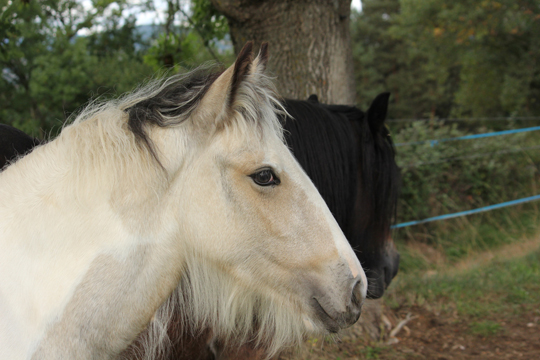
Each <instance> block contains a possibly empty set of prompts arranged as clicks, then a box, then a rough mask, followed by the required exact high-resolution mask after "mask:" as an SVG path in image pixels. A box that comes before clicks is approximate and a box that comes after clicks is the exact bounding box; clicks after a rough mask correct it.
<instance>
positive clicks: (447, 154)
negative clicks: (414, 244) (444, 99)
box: [395, 121, 540, 221]
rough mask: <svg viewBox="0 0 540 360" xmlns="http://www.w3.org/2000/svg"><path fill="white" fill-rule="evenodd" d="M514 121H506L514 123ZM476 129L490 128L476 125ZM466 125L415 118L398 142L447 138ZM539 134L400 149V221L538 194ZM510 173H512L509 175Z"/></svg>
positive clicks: (460, 133)
mask: <svg viewBox="0 0 540 360" xmlns="http://www.w3.org/2000/svg"><path fill="white" fill-rule="evenodd" d="M512 125H515V124H512V123H510V124H507V125H506V126H507V127H511V126H512ZM473 131H474V133H483V132H489V131H492V130H491V129H488V128H486V127H483V126H476V127H474V129H473ZM470 132H471V130H470V129H469V128H467V127H465V126H464V125H461V127H460V126H458V123H456V122H453V123H452V122H451V123H448V124H445V123H444V122H439V121H435V122H427V123H423V122H414V123H412V124H411V125H410V126H407V127H404V128H402V129H401V130H398V131H397V134H396V135H395V141H396V143H405V142H415V141H421V140H427V139H445V138H446V139H447V138H454V137H459V136H463V135H467V134H470ZM538 139H539V137H538V134H537V133H535V132H531V133H520V134H513V135H507V136H502V137H492V138H485V139H475V140H461V141H449V142H442V143H438V144H437V145H434V146H432V145H431V143H425V144H419V145H406V146H400V147H398V148H397V151H398V156H397V162H398V165H399V166H400V167H401V169H402V179H403V189H402V196H401V206H400V208H399V211H398V214H399V219H400V221H410V220H416V219H424V218H428V217H432V216H437V215H442V214H446V213H452V212H456V211H462V210H468V209H471V208H477V207H481V206H486V205H491V204H496V203H499V202H504V201H509V200H513V199H517V198H520V197H526V196H532V195H535V194H536V191H535V189H534V187H535V186H536V183H537V181H538V180H539V177H540V172H539V169H538V168H537V167H536V166H534V165H533V164H536V163H537V162H538V161H540V156H539V155H538V154H537V153H538V152H537V150H536V149H535V148H533V149H530V150H524V151H515V152H508V151H512V150H518V149H521V148H526V147H533V146H536V145H537V144H538ZM510 174H511V176H510Z"/></svg>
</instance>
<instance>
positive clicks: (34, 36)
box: [0, 0, 152, 137]
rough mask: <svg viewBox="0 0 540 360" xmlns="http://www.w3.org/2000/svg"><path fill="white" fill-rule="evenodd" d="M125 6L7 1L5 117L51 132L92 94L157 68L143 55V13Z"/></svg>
mask: <svg viewBox="0 0 540 360" xmlns="http://www.w3.org/2000/svg"><path fill="white" fill-rule="evenodd" d="M125 6H126V4H125V3H124V2H123V0H121V1H113V0H99V1H98V0H96V1H94V2H93V3H92V7H91V8H90V9H85V8H84V7H83V6H82V4H81V3H80V2H78V1H75V0H48V1H44V2H38V1H30V2H27V3H24V2H21V1H13V2H10V3H9V4H8V5H7V6H6V7H4V8H3V9H2V10H3V12H2V14H1V17H0V31H1V33H0V34H1V35H2V39H3V41H2V42H0V65H1V66H2V76H1V77H0V118H1V121H2V122H4V123H7V124H12V125H14V126H17V127H19V128H21V129H22V130H24V131H27V132H29V133H32V134H33V135H38V136H41V137H43V136H44V135H45V134H47V133H49V132H50V131H51V130H52V129H55V128H56V129H57V128H59V127H60V126H61V125H62V124H63V122H64V121H65V119H66V118H67V116H69V114H71V113H72V112H73V111H75V110H76V109H77V108H79V107H80V106H82V105H83V104H84V103H86V102H87V101H88V98H90V97H95V96H99V95H101V94H103V93H108V92H111V90H112V91H122V92H123V91H127V90H128V89H130V88H132V87H133V86H135V84H137V83H139V82H140V81H141V74H151V72H152V69H151V68H150V67H148V66H146V65H144V64H143V63H142V56H140V51H141V50H143V48H144V47H143V46H139V47H137V45H136V42H137V40H136V36H135V33H134V21H135V20H134V18H123V11H122V10H123V9H124V8H125ZM106 12H107V13H108V14H107V16H104V14H105V13H106ZM95 27H99V28H100V29H101V30H100V31H98V32H95ZM93 29H94V33H93V34H92V35H90V36H80V35H78V34H79V33H80V31H82V30H87V31H91V30H93ZM128 69H129V71H128ZM38 132H39V134H38Z"/></svg>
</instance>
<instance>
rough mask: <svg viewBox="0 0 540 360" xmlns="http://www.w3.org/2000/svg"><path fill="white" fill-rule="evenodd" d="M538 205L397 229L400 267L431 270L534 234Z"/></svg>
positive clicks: (404, 271)
mask: <svg viewBox="0 0 540 360" xmlns="http://www.w3.org/2000/svg"><path fill="white" fill-rule="evenodd" d="M538 206H539V204H537V203H528V204H524V205H520V206H515V207H510V208H505V209H499V210H494V211H491V212H488V213H481V214H477V215H471V216H468V217H463V218H456V219H451V220H446V221H443V222H439V223H433V224H430V225H429V228H428V227H427V226H424V227H411V228H404V229H399V230H397V231H394V239H395V240H396V243H397V245H398V250H399V251H400V253H401V265H400V271H401V272H402V273H409V272H415V271H427V270H430V269H434V268H436V267H437V266H438V265H439V264H441V263H442V264H443V265H448V264H453V263H456V262H458V261H460V260H462V259H464V258H467V257H469V256H471V255H474V254H475V253H478V252H482V251H489V250H494V249H497V248H499V247H501V246H503V245H508V244H512V243H515V242H519V241H522V239H523V238H524V237H533V236H535V234H537V232H538V230H537V229H538V224H539V223H540V211H538ZM433 234H435V235H433ZM411 239H414V240H411Z"/></svg>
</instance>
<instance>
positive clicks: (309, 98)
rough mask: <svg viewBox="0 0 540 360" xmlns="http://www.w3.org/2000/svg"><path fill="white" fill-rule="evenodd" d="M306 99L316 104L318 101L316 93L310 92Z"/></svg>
mask: <svg viewBox="0 0 540 360" xmlns="http://www.w3.org/2000/svg"><path fill="white" fill-rule="evenodd" d="M307 101H309V102H311V103H314V104H318V103H319V98H318V97H317V95H315V94H311V95H309V97H308V99H307Z"/></svg>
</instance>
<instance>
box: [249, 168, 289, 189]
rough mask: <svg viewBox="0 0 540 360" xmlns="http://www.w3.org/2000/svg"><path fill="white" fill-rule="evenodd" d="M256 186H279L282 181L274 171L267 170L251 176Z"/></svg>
mask: <svg viewBox="0 0 540 360" xmlns="http://www.w3.org/2000/svg"><path fill="white" fill-rule="evenodd" d="M250 177H251V178H252V179H253V181H254V182H255V184H257V185H260V186H271V185H279V184H280V183H281V181H280V180H279V179H278V178H277V176H276V175H275V174H274V172H273V171H272V170H269V169H265V170H261V171H257V172H256V173H254V174H252V175H250Z"/></svg>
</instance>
